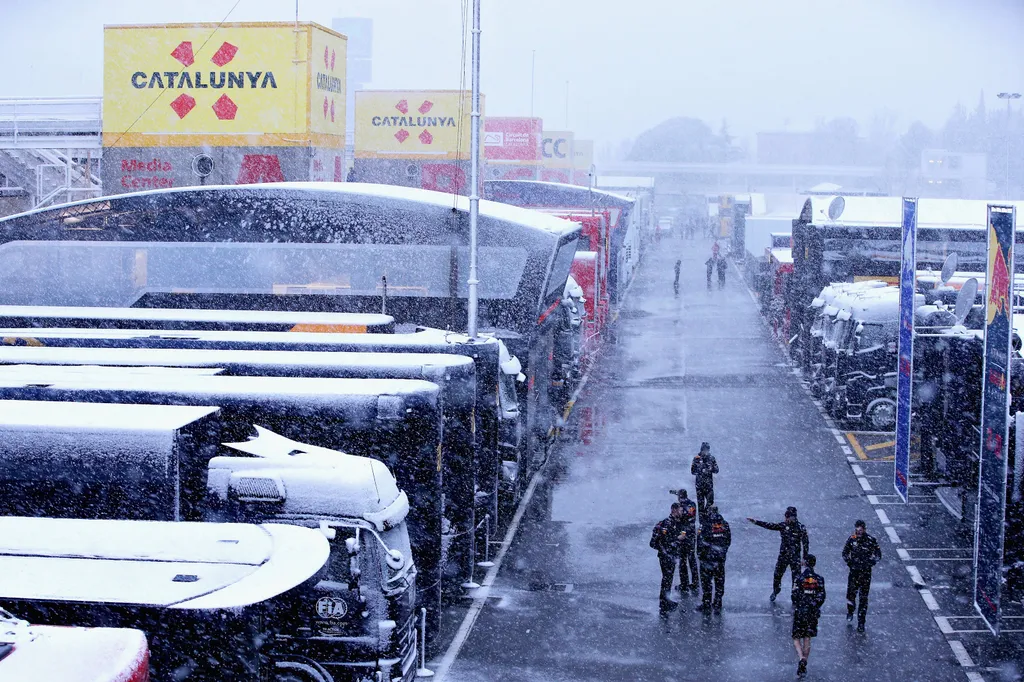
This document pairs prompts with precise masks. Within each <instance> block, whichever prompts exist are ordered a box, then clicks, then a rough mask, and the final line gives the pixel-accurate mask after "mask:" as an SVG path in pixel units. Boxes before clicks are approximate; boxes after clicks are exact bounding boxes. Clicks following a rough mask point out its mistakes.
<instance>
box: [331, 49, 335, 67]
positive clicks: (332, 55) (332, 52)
mask: <svg viewBox="0 0 1024 682" xmlns="http://www.w3.org/2000/svg"><path fill="white" fill-rule="evenodd" d="M335 56H336V55H335V54H334V50H331V71H334V57H335Z"/></svg>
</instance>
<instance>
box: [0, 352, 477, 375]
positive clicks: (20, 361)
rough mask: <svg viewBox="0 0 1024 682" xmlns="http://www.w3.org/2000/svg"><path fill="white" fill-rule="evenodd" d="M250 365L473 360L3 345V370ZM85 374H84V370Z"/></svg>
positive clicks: (444, 364)
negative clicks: (10, 367)
mask: <svg viewBox="0 0 1024 682" xmlns="http://www.w3.org/2000/svg"><path fill="white" fill-rule="evenodd" d="M242 364H244V365H249V366H252V367H255V368H263V369H268V370H275V369H281V370H285V369H288V368H292V367H300V366H301V367H305V368H311V369H316V368H323V369H324V370H327V369H330V368H332V367H338V366H345V367H353V368H357V367H358V368H366V369H377V368H388V367H393V368H410V367H415V368H421V369H422V373H424V374H431V373H432V372H433V371H439V372H444V371H454V370H458V371H460V372H470V371H472V369H473V367H474V365H473V360H472V359H471V358H468V357H466V356H464V355H446V354H444V353H360V352H348V351H340V352H330V351H280V350H216V349H205V348H180V349H177V348H176V349H169V348H79V347H72V348H67V347H58V346H3V345H0V365H61V366H73V365H82V366H102V367H125V368H131V369H137V368H143V367H149V368H152V369H157V368H170V369H177V370H179V371H180V370H181V369H182V368H188V367H191V368H196V369H199V368H209V369H215V368H228V367H231V366H232V365H242ZM83 371H86V370H83Z"/></svg>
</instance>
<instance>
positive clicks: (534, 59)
mask: <svg viewBox="0 0 1024 682" xmlns="http://www.w3.org/2000/svg"><path fill="white" fill-rule="evenodd" d="M536 76H537V50H534V51H533V56H531V57H530V118H533V93H534V84H535V83H536Z"/></svg>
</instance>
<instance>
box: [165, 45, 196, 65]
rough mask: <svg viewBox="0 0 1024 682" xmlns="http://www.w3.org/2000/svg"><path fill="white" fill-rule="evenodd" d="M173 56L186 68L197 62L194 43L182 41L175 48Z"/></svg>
mask: <svg viewBox="0 0 1024 682" xmlns="http://www.w3.org/2000/svg"><path fill="white" fill-rule="evenodd" d="M171 56H172V57H174V58H175V59H177V60H178V61H179V62H181V63H182V64H184V65H185V66H192V64H193V63H195V61H196V58H195V55H193V54H192V43H191V41H188V40H184V41H182V42H181V43H180V44H179V45H178V46H177V47H176V48H174V52H172V53H171Z"/></svg>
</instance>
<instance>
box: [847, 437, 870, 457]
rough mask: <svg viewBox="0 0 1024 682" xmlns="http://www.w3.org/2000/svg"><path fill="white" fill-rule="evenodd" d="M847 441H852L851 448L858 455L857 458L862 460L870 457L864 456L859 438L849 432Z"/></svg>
mask: <svg viewBox="0 0 1024 682" xmlns="http://www.w3.org/2000/svg"><path fill="white" fill-rule="evenodd" d="M846 440H848V441H850V447H852V448H853V451H854V452H856V453H857V457H859V458H861V459H867V458H868V456H867V455H866V454H864V448H862V447H861V446H860V441H859V440H857V436H855V435H853V434H852V433H850V432H849V431H848V432H847V433H846Z"/></svg>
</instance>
